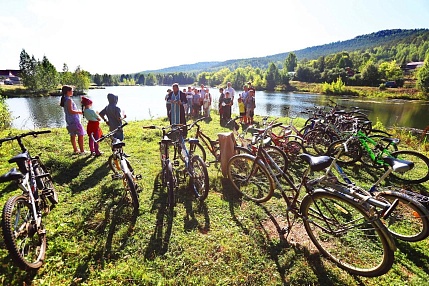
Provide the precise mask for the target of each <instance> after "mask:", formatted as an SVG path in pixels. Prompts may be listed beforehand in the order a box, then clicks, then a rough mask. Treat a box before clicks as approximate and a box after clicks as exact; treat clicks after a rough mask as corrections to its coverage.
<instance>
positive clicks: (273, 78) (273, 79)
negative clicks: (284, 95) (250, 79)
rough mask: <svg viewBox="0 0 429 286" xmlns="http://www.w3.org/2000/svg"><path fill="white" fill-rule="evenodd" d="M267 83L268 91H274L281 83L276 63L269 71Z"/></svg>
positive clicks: (271, 65) (269, 67)
mask: <svg viewBox="0 0 429 286" xmlns="http://www.w3.org/2000/svg"><path fill="white" fill-rule="evenodd" d="M265 79H266V81H267V85H266V89H267V90H274V88H275V87H276V85H277V83H278V82H279V81H280V73H279V70H278V69H277V66H276V65H275V64H274V63H270V65H269V66H268V70H267V75H266V76H265Z"/></svg>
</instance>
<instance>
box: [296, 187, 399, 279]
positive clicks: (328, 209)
mask: <svg viewBox="0 0 429 286" xmlns="http://www.w3.org/2000/svg"><path fill="white" fill-rule="evenodd" d="M301 213H302V215H303V216H304V226H305V229H306V231H307V233H308V235H309V237H310V239H311V241H312V242H313V243H314V245H315V246H316V247H317V248H318V249H319V251H320V252H321V253H322V254H323V255H325V256H326V257H328V258H329V259H330V260H331V261H333V262H334V263H336V264H337V265H338V266H339V267H340V268H342V269H344V270H347V271H349V272H350V273H352V274H357V275H361V276H368V277H374V276H379V275H382V274H384V273H386V272H387V271H389V269H390V268H391V266H392V264H393V261H394V255H393V253H394V249H395V247H394V242H393V240H392V238H391V236H390V234H389V232H388V231H387V229H386V227H385V226H384V225H383V224H382V222H381V221H380V220H375V219H371V218H369V217H368V214H367V212H366V211H365V210H364V209H363V208H362V206H360V205H358V204H357V203H355V202H352V201H350V200H348V199H346V198H344V197H341V196H340V195H336V194H335V193H330V192H329V193H328V192H327V191H325V190H316V191H315V192H314V193H313V194H312V195H306V196H305V197H304V199H303V201H302V204H301Z"/></svg>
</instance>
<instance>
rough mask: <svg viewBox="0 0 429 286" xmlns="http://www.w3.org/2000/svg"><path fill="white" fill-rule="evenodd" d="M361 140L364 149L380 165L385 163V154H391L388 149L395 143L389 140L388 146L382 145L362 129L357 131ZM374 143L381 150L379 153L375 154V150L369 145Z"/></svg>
mask: <svg viewBox="0 0 429 286" xmlns="http://www.w3.org/2000/svg"><path fill="white" fill-rule="evenodd" d="M356 136H357V138H358V140H359V142H360V143H361V145H362V146H363V148H364V150H365V151H366V152H367V153H368V155H369V156H370V157H371V160H372V161H373V162H375V163H377V164H379V165H385V163H384V161H383V159H382V157H383V156H390V151H389V150H388V149H387V148H389V146H390V145H393V144H394V143H393V142H389V143H388V144H387V145H386V146H381V145H380V144H379V143H377V142H376V141H375V140H373V139H372V138H371V137H368V136H367V135H366V134H365V133H364V132H362V131H361V130H358V131H357V134H356ZM368 143H370V144H372V145H374V146H376V148H377V149H378V150H379V151H380V152H379V153H378V154H375V152H374V150H372V149H371V148H370V146H369V144H368Z"/></svg>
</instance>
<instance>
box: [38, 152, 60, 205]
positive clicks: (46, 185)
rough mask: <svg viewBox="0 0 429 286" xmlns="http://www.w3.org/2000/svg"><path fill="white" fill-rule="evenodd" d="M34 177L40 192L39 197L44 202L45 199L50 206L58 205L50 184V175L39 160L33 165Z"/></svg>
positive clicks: (52, 184) (53, 189)
mask: <svg viewBox="0 0 429 286" xmlns="http://www.w3.org/2000/svg"><path fill="white" fill-rule="evenodd" d="M33 166H34V176H35V177H36V184H37V189H38V190H39V191H41V197H42V199H43V200H44V201H46V200H45V199H46V198H47V199H48V200H49V201H50V202H51V204H53V205H54V204H57V203H58V195H57V192H56V190H55V187H54V183H53V182H52V178H51V175H50V174H49V172H47V169H46V167H45V166H44V165H43V164H42V162H41V161H40V159H39V158H37V159H36V161H35V162H34V163H33Z"/></svg>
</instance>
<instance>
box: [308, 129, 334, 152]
mask: <svg viewBox="0 0 429 286" xmlns="http://www.w3.org/2000/svg"><path fill="white" fill-rule="evenodd" d="M303 139H304V142H305V145H304V147H305V150H306V151H307V152H308V153H309V154H312V155H325V154H326V152H327V151H328V147H329V145H331V144H332V143H333V142H335V141H337V140H338V139H339V138H338V136H337V135H335V134H334V133H332V132H326V131H325V130H322V129H313V130H311V131H310V132H308V133H307V134H305V135H304V137H303Z"/></svg>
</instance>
